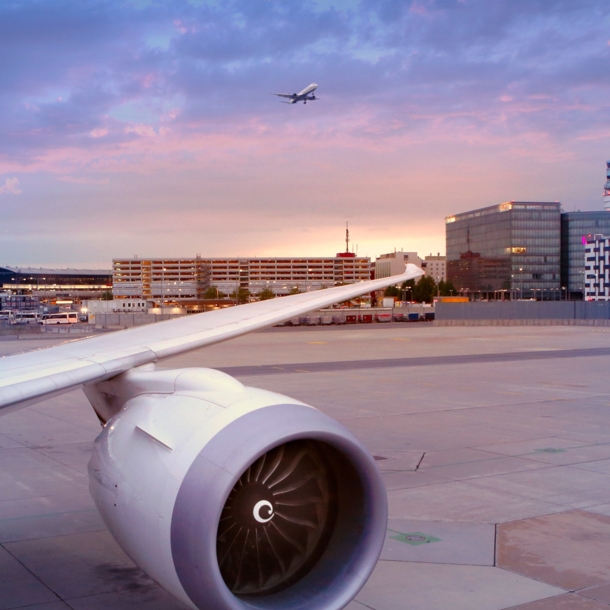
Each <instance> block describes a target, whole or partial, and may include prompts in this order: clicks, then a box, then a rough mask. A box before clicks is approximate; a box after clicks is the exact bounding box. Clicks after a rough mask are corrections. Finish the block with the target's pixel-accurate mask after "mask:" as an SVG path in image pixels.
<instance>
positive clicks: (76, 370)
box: [0, 265, 423, 413]
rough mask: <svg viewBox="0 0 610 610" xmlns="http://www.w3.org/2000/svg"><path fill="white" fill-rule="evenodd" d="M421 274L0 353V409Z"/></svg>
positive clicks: (411, 269)
mask: <svg viewBox="0 0 610 610" xmlns="http://www.w3.org/2000/svg"><path fill="white" fill-rule="evenodd" d="M421 275H423V271H422V270H421V269H419V268H418V267H416V266H415V265H407V269H406V271H405V273H403V274H402V275H397V276H393V277H386V278H383V279H379V280H372V281H369V282H360V283H358V284H350V285H347V286H339V287H336V288H329V289H326V290H317V291H315V292H308V293H303V294H296V295H292V296H287V297H282V298H276V299H270V300H267V301H259V302H257V303H251V304H249V305H240V306H238V307H231V308H227V309H220V310H216V311H211V312H206V313H202V314H196V315H191V316H187V317H184V318H179V319H177V320H168V321H166V322H159V323H158V324H152V325H146V326H140V327H137V328H132V329H129V330H123V331H117V332H114V333H109V334H105V335H102V336H98V337H92V338H89V339H82V340H80V341H71V342H69V343H65V344H63V345H59V346H55V347H51V348H46V349H41V350H37V351H34V352H28V353H25V354H18V355H15V356H5V357H4V358H0V413H3V412H5V410H6V409H9V408H11V409H12V408H15V407H18V406H19V407H20V406H27V405H28V404H32V403H33V402H36V401H37V400H41V399H43V398H44V397H45V396H47V395H50V394H57V393H59V392H64V391H67V390H70V389H72V388H74V387H77V386H79V385H82V384H84V383H90V382H93V381H101V380H103V379H109V378H111V377H113V376H115V375H118V374H120V373H124V372H125V371H128V370H129V369H132V368H134V367H137V366H142V365H144V364H148V363H151V362H156V361H158V360H160V359H162V358H168V357H170V356H175V355H177V354H181V353H184V352H187V351H190V350H194V349H198V348H200V347H204V346H206V345H212V344H214V343H219V342H221V341H227V340H229V339H232V338H234V337H238V336H240V335H244V334H246V333H249V332H252V331H255V330H259V329H261V328H265V327H267V326H272V325H273V324H278V323H280V322H285V321H286V320H289V319H290V318H292V317H295V316H298V315H301V314H304V313H307V312H310V311H313V310H316V309H320V308H322V307H325V306H328V305H331V304H333V303H337V302H339V301H346V300H349V299H351V298H354V297H356V296H359V295H361V294H364V293H367V292H373V291H375V290H379V289H382V288H385V287H386V286H391V285H392V284H397V283H400V282H403V281H405V280H409V279H415V278H417V277H419V276H421Z"/></svg>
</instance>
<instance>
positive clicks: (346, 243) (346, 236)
mask: <svg viewBox="0 0 610 610" xmlns="http://www.w3.org/2000/svg"><path fill="white" fill-rule="evenodd" d="M345 251H346V252H349V222H346V223H345Z"/></svg>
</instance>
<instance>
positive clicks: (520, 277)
mask: <svg viewBox="0 0 610 610" xmlns="http://www.w3.org/2000/svg"><path fill="white" fill-rule="evenodd" d="M522 271H523V267H519V282H520V284H521V291H520V296H521V299H523V273H522Z"/></svg>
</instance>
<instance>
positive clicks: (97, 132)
mask: <svg viewBox="0 0 610 610" xmlns="http://www.w3.org/2000/svg"><path fill="white" fill-rule="evenodd" d="M89 135H90V136H91V137H92V138H103V137H104V136H105V135H108V130H107V129H106V128H105V127H97V128H96V129H94V130H93V131H91V132H90V133H89Z"/></svg>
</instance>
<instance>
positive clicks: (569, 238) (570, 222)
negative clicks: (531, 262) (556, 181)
mask: <svg viewBox="0 0 610 610" xmlns="http://www.w3.org/2000/svg"><path fill="white" fill-rule="evenodd" d="M599 234H603V235H610V213H608V212H605V211H592V212H564V213H563V214H562V215H561V285H562V287H565V288H566V290H567V291H568V293H569V298H571V299H582V298H583V296H584V289H585V244H586V242H587V240H588V239H592V238H593V236H594V235H599Z"/></svg>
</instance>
